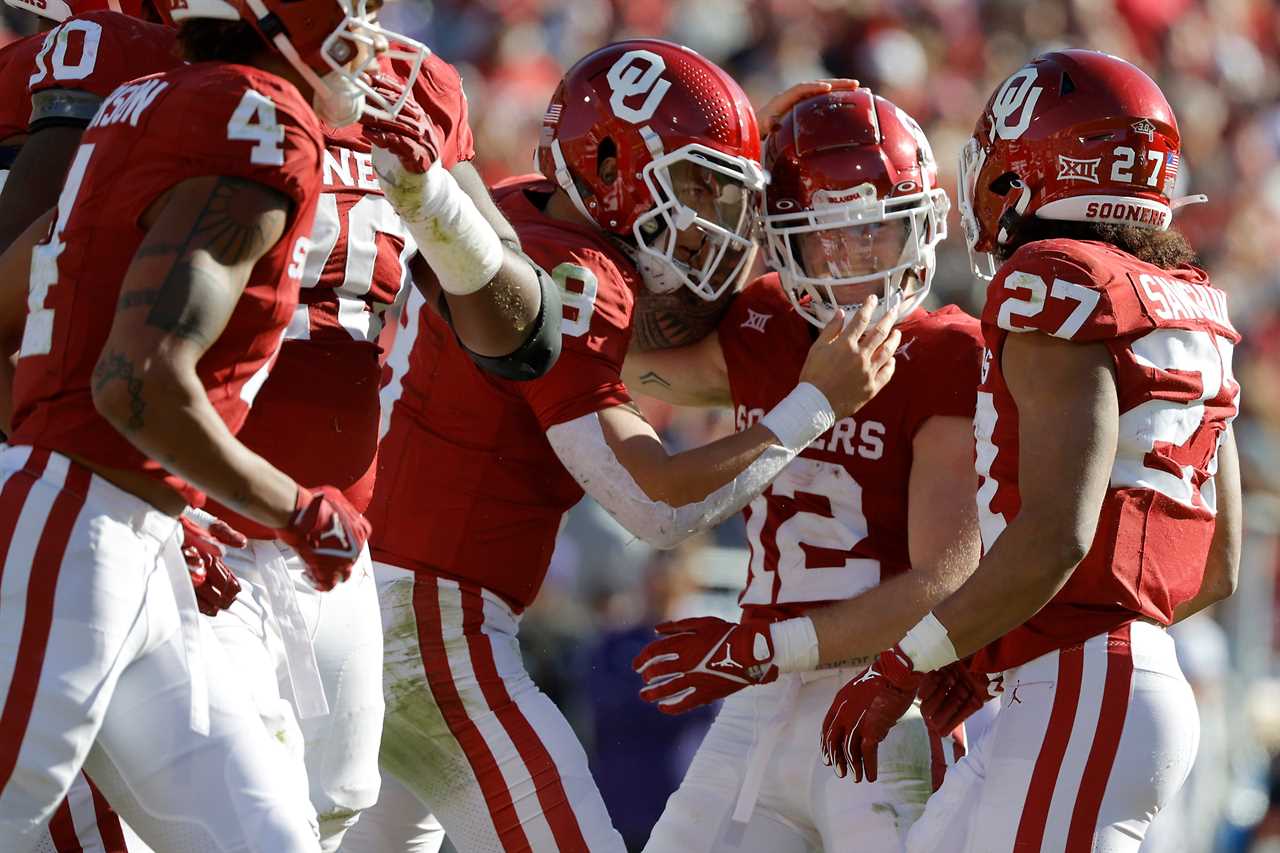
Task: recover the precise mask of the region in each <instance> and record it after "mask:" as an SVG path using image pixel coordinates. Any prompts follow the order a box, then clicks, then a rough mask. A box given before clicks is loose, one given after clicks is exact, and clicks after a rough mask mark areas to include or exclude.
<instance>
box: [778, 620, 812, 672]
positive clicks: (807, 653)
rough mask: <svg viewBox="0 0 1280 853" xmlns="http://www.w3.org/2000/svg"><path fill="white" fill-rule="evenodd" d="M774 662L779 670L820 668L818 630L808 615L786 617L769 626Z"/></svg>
mask: <svg viewBox="0 0 1280 853" xmlns="http://www.w3.org/2000/svg"><path fill="white" fill-rule="evenodd" d="M769 637H770V639H772V640H773V663H774V665H775V666H777V667H778V671H779V672H805V671H808V670H811V669H817V668H818V632H817V630H816V629H815V628H814V627H813V620H812V619H810V618H809V617H808V616H797V617H796V618H794V619H784V620H782V621H781V622H774V623H773V624H772V625H770V626H769Z"/></svg>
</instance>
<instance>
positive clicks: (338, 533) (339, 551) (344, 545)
mask: <svg viewBox="0 0 1280 853" xmlns="http://www.w3.org/2000/svg"><path fill="white" fill-rule="evenodd" d="M316 538H317V540H318V542H317V544H321V543H323V542H324V541H325V540H326V539H336V540H338V544H337V546H336V547H332V548H330V547H325V548H316V549H315V550H316V553H317V554H333V555H335V556H338V557H346V556H354V552H353V551H352V548H351V543H350V541H349V540H348V539H347V531H346V529H345V528H344V527H343V526H342V519H341V518H340V517H338V516H337V515H335V516H334V517H333V524H332V525H331V526H330V527H329V529H328V530H326V531H325V532H323V533H321V534H320V535H319V536H318V537H316Z"/></svg>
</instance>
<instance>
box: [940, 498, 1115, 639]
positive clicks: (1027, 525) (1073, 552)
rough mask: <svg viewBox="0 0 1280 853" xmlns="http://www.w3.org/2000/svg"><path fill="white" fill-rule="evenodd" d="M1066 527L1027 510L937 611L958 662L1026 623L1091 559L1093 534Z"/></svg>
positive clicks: (1053, 519)
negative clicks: (1085, 558) (1081, 563)
mask: <svg viewBox="0 0 1280 853" xmlns="http://www.w3.org/2000/svg"><path fill="white" fill-rule="evenodd" d="M1062 521H1063V519H1061V518H1055V517H1048V516H1045V515H1042V514H1039V513H1034V512H1029V511H1027V508H1026V507H1024V508H1023V511H1020V512H1019V514H1018V516H1017V517H1016V518H1015V519H1014V520H1013V521H1012V522H1011V523H1010V524H1009V526H1008V527H1007V528H1006V529H1005V531H1004V532H1003V533H1001V534H1000V538H999V539H997V540H996V543H995V545H993V546H992V547H991V549H990V550H989V551H988V552H987V553H986V555H985V556H984V557H983V558H982V560H981V561H980V562H979V563H978V569H977V571H975V572H974V573H973V576H972V577H970V578H969V580H968V581H966V582H965V583H964V585H963V586H961V587H960V589H958V590H956V592H955V594H954V595H952V596H950V597H948V598H947V599H946V600H945V601H943V602H942V603H941V604H939V605H938V606H937V607H935V608H934V610H933V613H934V615H935V616H937V618H938V619H939V621H941V622H942V624H943V625H944V626H945V627H946V630H947V634H948V636H949V637H950V639H951V643H952V645H954V646H955V650H956V653H957V655H958V656H959V657H966V656H967V655H970V654H972V653H974V652H976V651H977V650H978V649H981V648H982V647H983V646H985V645H987V644H988V643H990V642H991V641H993V640H995V639H997V638H999V637H1002V636H1004V635H1005V634H1007V633H1008V632H1009V631H1012V630H1013V629H1014V628H1016V627H1018V626H1019V625H1021V624H1022V623H1023V622H1026V621H1027V620H1028V619H1030V618H1031V617H1032V616H1034V615H1035V614H1036V613H1038V612H1039V611H1040V608H1042V607H1044V606H1045V605H1046V604H1048V603H1049V600H1050V599H1052V598H1053V596H1054V595H1055V594H1057V592H1058V590H1060V589H1062V587H1063V586H1064V585H1065V584H1066V582H1067V580H1068V579H1069V578H1070V577H1071V573H1072V572H1073V571H1075V568H1076V566H1077V565H1079V563H1080V561H1081V560H1083V559H1084V556H1085V554H1086V553H1088V550H1089V544H1090V542H1091V541H1092V538H1093V528H1092V527H1089V529H1088V530H1087V535H1085V534H1086V532H1077V530H1076V528H1075V527H1074V526H1073V525H1070V524H1064V523H1062Z"/></svg>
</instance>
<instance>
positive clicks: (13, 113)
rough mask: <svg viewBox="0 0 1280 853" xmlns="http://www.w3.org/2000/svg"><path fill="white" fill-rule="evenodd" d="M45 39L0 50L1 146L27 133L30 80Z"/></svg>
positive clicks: (40, 37) (19, 42)
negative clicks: (6, 141)
mask: <svg viewBox="0 0 1280 853" xmlns="http://www.w3.org/2000/svg"><path fill="white" fill-rule="evenodd" d="M43 40H44V33H36V34H35V35H30V36H27V37H26V38H20V39H18V40H16V41H11V42H9V43H8V44H7V45H5V46H4V47H3V48H0V143H2V142H4V141H5V140H7V139H11V138H13V137H22V136H26V134H27V125H28V124H30V119H31V95H30V92H29V89H28V82H27V81H29V80H30V79H31V73H32V69H33V68H34V67H35V64H34V63H35V58H36V54H37V53H39V51H40V46H41V43H42V42H43ZM5 168H8V167H7V166H6V167H5Z"/></svg>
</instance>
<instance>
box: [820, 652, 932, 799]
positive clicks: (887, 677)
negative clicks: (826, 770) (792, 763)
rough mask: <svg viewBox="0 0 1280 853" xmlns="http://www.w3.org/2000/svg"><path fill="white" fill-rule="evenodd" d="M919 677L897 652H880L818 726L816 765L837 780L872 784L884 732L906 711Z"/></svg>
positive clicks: (876, 770) (905, 657)
mask: <svg viewBox="0 0 1280 853" xmlns="http://www.w3.org/2000/svg"><path fill="white" fill-rule="evenodd" d="M923 677H924V676H923V675H922V674H921V673H919V672H916V671H915V669H914V668H913V667H912V666H911V660H910V659H909V658H908V657H907V656H906V655H904V654H902V652H901V651H899V649H898V647H897V646H894V647H893V648H892V649H890V650H889V651H887V652H882V653H881V654H880V656H879V657H878V658H876V660H875V662H874V663H873V664H871V666H870V667H868V668H867V669H865V670H863V672H862V673H861V674H860V675H858V677H857V678H855V679H853V681H850V682H849V683H848V684H846V685H845V686H844V687H841V688H840V692H838V693H836V698H835V699H834V700H832V702H831V707H830V709H828V710H827V717H826V719H825V720H823V721H822V743H821V747H822V760H823V762H824V763H826V764H827V766H829V767H832V768H834V769H835V771H836V775H837V776H839V777H840V778H841V779H843V778H844V777H845V776H846V775H847V774H849V773H852V774H853V781H855V782H861V781H862V780H863V779H864V778H865V779H866V780H867V781H868V782H874V781H876V775H877V773H878V765H877V760H876V759H877V756H876V753H877V750H878V749H879V747H880V742H881V741H882V740H884V739H885V738H886V737H888V735H889V730H890V729H892V728H893V726H894V724H895V723H896V722H898V720H899V718H901V717H902V715H903V714H905V713H906V712H907V709H908V708H910V707H911V702H912V700H913V699H914V698H915V695H916V688H917V687H919V685H920V680H921V679H922V678H923Z"/></svg>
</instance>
